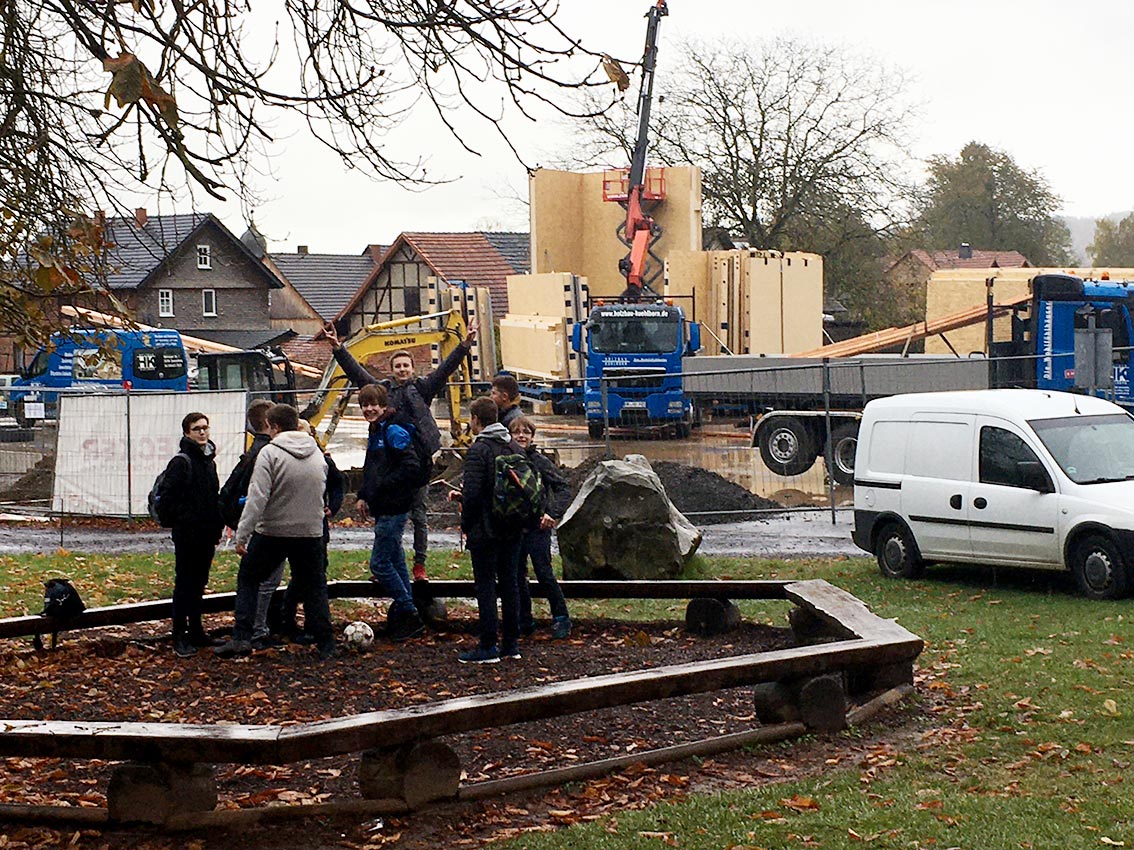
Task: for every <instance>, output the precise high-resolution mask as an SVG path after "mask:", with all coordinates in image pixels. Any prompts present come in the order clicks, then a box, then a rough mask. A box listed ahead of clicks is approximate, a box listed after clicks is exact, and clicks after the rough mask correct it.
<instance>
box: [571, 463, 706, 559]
mask: <svg viewBox="0 0 1134 850" xmlns="http://www.w3.org/2000/svg"><path fill="white" fill-rule="evenodd" d="M558 537H559V554H560V556H561V557H562V559H563V578H565V579H575V580H584V579H620V580H625V581H642V580H650V579H672V578H675V577H677V576H678V575H680V574H681V572H682V570H683V569H684V568H685V566H686V564H688V563H689V559H690V558H691V557H693V553H694V552H696V551H697V547H698V546H699V545H701V532H700V531H698V530H697V528H696V527H695V526H694V525H693V524H692V523H691V522H689V520H687V519H686V518H685V517H684V516H683V515H682V513H681V512H680V511H679V510H677V508H675V507H674V506H673V503H672V502H671V501H670V500H669V497H668V496H667V495H666V493H665V488H664V487H662V483H661V480H660V479H659V478H658V476H657V473H655V472H654V471H653V469H652V468H651V467H650V462H649V461H648V460H646V458H644V457H643V456H642V455H627V457H626V459H625V460H607V461H603V462H602V463H600V464H599V465H598V466H596V467H595V468H594V470H593V471H592V472H591V474H590V475H589V476H587V480H586V481H584V482H583V486H582V487H581V488H579V493H578V495H577V496H575V501H573V502H572V503H571V507H569V508H568V509H567V513H565V514H564V515H563V519H562V520H561V521H560V523H559V527H558Z"/></svg>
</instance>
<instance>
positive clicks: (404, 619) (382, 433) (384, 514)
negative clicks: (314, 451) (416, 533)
mask: <svg viewBox="0 0 1134 850" xmlns="http://www.w3.org/2000/svg"><path fill="white" fill-rule="evenodd" d="M387 401H388V395H387V392H386V388H385V387H384V386H382V384H367V385H366V386H364V387H363V388H362V389H361V390H360V391H359V393H358V404H359V406H360V407H361V408H362V415H363V417H364V418H365V419H366V421H367V422H369V423H370V433H369V437H368V440H367V444H366V460H365V461H364V462H363V465H362V486H361V487H359V489H358V501H356V502H355V508H357V509H358V513H359V515H360V516H361V517H362V519H363V520H367V519H370V518H371V517H373V518H374V548H373V549H372V550H371V553H370V576H371V579H372V580H373V581H376V582H378V583H379V584H381V585H382V587H383V589H384V590H385V591H386V593H388V594H389V595H390V598H391V602H390V609H389V612H388V614H387V622H386V626H387V631H386V636H387V637H389V638H390V640H394V641H402V640H406V639H408V638H411V637H416V636H417V635H419V634H421V633H422V632H423V631H424V630H425V624H424V623H423V622H422V619H421V615H420V614H418V612H417V607H416V606H415V605H414V602H413V587H412V585H411V584H410V577H409V571H408V570H407V569H406V553H405V550H404V549H403V548H402V532H403V531H404V530H405V527H406V516H407V515H408V514H409V511H410V508H411V506H412V504H413V496H414V492H415V491H416V489H417V487H418V485H419V483H420V482H419V481H418V478H419V476H420V472H421V461H420V460H419V458H418V456H417V453H416V451H415V449H414V445H413V430H412V429H413V427H414V426H413V425H411V424H408V423H406V424H402V421H403V420H401V419H400V418H399V420H398V421H397V422H395V421H393V419H394V414H395V413H396V411H395V410H394V409H393V408H392V407H387V404H386V403H387Z"/></svg>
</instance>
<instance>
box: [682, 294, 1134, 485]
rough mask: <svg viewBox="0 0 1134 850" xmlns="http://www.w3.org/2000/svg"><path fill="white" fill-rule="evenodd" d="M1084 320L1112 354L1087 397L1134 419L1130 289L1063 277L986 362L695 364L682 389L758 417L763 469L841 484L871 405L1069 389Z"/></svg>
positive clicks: (1028, 307) (846, 480)
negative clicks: (939, 394) (977, 392)
mask: <svg viewBox="0 0 1134 850" xmlns="http://www.w3.org/2000/svg"><path fill="white" fill-rule="evenodd" d="M1092 322H1093V325H1094V327H1095V328H1098V329H1109V330H1110V331H1111V338H1112V344H1113V347H1114V348H1113V350H1114V354H1113V362H1112V364H1111V365H1112V369H1113V388H1108V389H1105V390H1103V389H1097V390H1096V392H1095V394H1096V395H1098V396H1100V397H1105V398H1108V399H1110V400H1112V401H1114V402H1116V403H1117V404H1119V405H1121V406H1123V407H1125V408H1126V409H1128V410H1131V411H1132V412H1134V388H1132V387H1131V373H1132V372H1134V349H1132V348H1131V342H1132V340H1134V282H1130V281H1112V280H1083V279H1080V278H1077V277H1074V276H1072V275H1065V274H1042V275H1037V276H1036V277H1035V278H1034V279H1033V280H1032V296H1031V298H1030V299H1029V300H1028V301H1026V302H1024V303H1023V304H1021V305H1019V306H1018V307H1016V308H1014V312H1013V314H1012V317H1011V323H1012V324H1011V328H1012V332H1011V338H1010V340H1005V341H1003V342H993V343H992V344H991V345H990V346H989V357H988V358H984V357H981V358H963V357H945V356H933V355H915V356H913V357H904V356H899V355H866V356H861V357H847V358H832V359H831V360H830V361H829V363H828V364H826V365H824V363H823V362H822V361H821V360H818V359H812V360H806V359H801V358H787V357H784V358H771V357H769V358H762V357H747V356H731V357H717V356H713V357H697V358H694V359H693V360H692V361H687V362H686V363H685V364H684V367H683V368H684V371H685V390H686V392H687V394H688V395H689V396H690V397H691V398H692V399H693V400H694V401H695V402H696V403H697V404H699V405H706V406H707V405H709V404H714V403H717V402H720V401H722V400H728V401H735V402H742V403H745V404H748V405H749V406H750V409H751V410H752V411H753V412H755V413H759V414H760V418H759V420H758V421H757V423H756V426H755V428H754V429H753V434H752V445H753V447H754V448H758V449H759V450H760V456H761V459H762V460H763V462H764V465H765V466H766V467H768V469H770V470H771V471H773V472H775V473H777V474H779V475H785V476H794V475H800V474H802V473H804V472H806V471H807V470H809V469H810V468H811V467H812V466H813V465H814V463H815V461H816V460H817V459H818V458H819V457H820V456H822V457H825V458H830V459H831V462H830V469H829V474H830V476H831V478H832V479H833V480H834V481H835V483H837V484H842V485H849V484H851V483H853V481H854V460H855V452H856V450H857V446H858V423H859V420H860V419H861V417H862V409H863V407H865V406H866V403H867V402H869V401H870V400H871V399H874V398H881V397H883V396H891V395H897V394H899V393H914V392H933V391H937V390H973V389H988V388H999V387H1023V388H1032V389H1041V390H1042V389H1046V390H1058V391H1063V392H1067V391H1076V386H1077V382H1076V380H1075V332H1076V331H1077V330H1086V329H1088V327H1089V326H1090V324H1091V323H1092ZM788 367H790V368H788ZM824 370H826V373H827V378H828V384H829V385H828V387H827V393H826V401H827V403H829V405H830V408H831V412H830V415H829V416H828V415H827V410H826V406H825V403H824V398H825V397H824V392H823V381H822V376H823V373H824ZM702 372H703V373H704V374H699V373H702ZM1079 391H1081V390H1079ZM828 423H829V428H830V435H829V436H828Z"/></svg>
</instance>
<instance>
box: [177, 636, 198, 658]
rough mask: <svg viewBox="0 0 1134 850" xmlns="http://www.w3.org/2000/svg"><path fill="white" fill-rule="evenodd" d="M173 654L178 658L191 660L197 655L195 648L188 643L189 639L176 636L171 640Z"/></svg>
mask: <svg viewBox="0 0 1134 850" xmlns="http://www.w3.org/2000/svg"><path fill="white" fill-rule="evenodd" d="M173 652H174V654H175V655H176V656H177V657H178V658H192V657H193V656H194V655H196V654H197V647H195V646H193V644H192V643H191V642H190V641H189V638H187V637H185V636H183V635H178V636H177V637H175V638H174V639H173Z"/></svg>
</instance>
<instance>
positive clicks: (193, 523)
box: [158, 412, 224, 658]
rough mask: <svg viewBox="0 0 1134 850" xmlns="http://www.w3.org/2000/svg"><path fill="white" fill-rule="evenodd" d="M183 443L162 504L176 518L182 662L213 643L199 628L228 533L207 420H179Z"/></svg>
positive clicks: (176, 606) (197, 416)
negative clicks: (213, 570) (214, 567)
mask: <svg viewBox="0 0 1134 850" xmlns="http://www.w3.org/2000/svg"><path fill="white" fill-rule="evenodd" d="M181 434H182V436H181V445H180V447H179V451H178V452H177V454H176V455H174V456H173V457H172V458H171V459H170V461H169V463H168V464H167V465H166V467H165V475H164V477H163V478H162V482H161V491H160V493H159V494H158V499H159V502H160V503H161V504H163V505H166V506H167V507H166V508H165V510H168V511H170V512H171V513H172V514H173V524H172V529H173V531H172V537H173V558H174V567H173V651H174V652H176V653H177V655H179V656H180V657H182V658H188V657H189V656H191V655H194V654H196V652H197V649H198V648H199V647H202V646H212V645H213V644H214V641H213V640H212V638H210V637H209V636H208V635H206V634H205V629H204V627H203V626H202V625H201V597H202V596H204V594H205V586H206V585H207V584H208V583H209V568H210V567H211V566H212V564H213V555H214V553H215V552H216V550H217V544H218V543H219V542H220V537H221V532H222V531H224V520H222V519H221V515H220V507H219V505H218V502H217V493H218V491H219V490H220V481H219V480H218V478H217V464H216V453H217V447H216V446H215V445H214V444H213V441H212V440H210V439H209V417H208V416H206V415H205V414H203V413H196V412H194V413H190V414H187V415H186V416H185V418H184V419H182V420H181Z"/></svg>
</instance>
